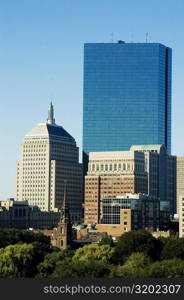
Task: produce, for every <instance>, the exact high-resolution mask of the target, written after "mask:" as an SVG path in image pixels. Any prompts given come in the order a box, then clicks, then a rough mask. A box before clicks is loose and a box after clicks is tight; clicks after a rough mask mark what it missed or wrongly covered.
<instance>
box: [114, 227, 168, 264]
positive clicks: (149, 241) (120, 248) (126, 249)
mask: <svg viewBox="0 0 184 300" xmlns="http://www.w3.org/2000/svg"><path fill="white" fill-rule="evenodd" d="M161 250H162V242H161V241H160V240H158V239H156V238H154V237H153V236H152V235H151V233H149V232H147V231H145V230H132V231H130V232H127V233H124V234H123V235H122V236H121V238H120V240H119V241H118V243H117V245H116V247H115V251H114V254H113V256H112V262H113V263H119V264H122V263H124V262H125V260H126V259H127V257H128V256H130V255H131V254H132V253H134V252H142V253H144V254H145V255H147V256H149V257H150V258H151V259H152V260H157V259H159V258H160V253H161Z"/></svg>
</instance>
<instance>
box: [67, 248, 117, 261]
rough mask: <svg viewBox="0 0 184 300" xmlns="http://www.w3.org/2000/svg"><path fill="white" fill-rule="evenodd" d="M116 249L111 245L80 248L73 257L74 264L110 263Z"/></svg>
mask: <svg viewBox="0 0 184 300" xmlns="http://www.w3.org/2000/svg"><path fill="white" fill-rule="evenodd" d="M113 252H114V249H113V248H111V247H110V246H109V245H101V246H99V245H96V244H90V245H86V246H84V247H83V248H79V249H77V250H76V252H75V255H74V256H73V258H72V259H73V261H74V262H82V263H83V262H87V261H90V260H97V261H101V262H104V263H107V262H109V261H110V259H111V257H112V254H113Z"/></svg>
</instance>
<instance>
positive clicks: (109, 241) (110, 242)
mask: <svg viewBox="0 0 184 300" xmlns="http://www.w3.org/2000/svg"><path fill="white" fill-rule="evenodd" d="M98 244H99V245H100V246H101V245H109V246H110V247H113V246H114V241H113V239H112V236H111V235H107V234H106V235H105V236H104V237H103V238H102V239H101V241H100V242H99V243H98Z"/></svg>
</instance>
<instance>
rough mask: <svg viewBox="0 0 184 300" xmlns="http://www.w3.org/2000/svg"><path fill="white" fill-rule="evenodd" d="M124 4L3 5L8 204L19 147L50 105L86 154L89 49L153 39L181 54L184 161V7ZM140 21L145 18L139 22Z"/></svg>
mask: <svg viewBox="0 0 184 300" xmlns="http://www.w3.org/2000/svg"><path fill="white" fill-rule="evenodd" d="M116 2H117V5H116V6H115V5H114V1H109V3H108V4H107V2H106V1H102V2H101V3H100V4H99V3H98V2H97V1H93V3H85V1H79V2H78V3H71V2H70V1H62V2H59V1H56V2H55V4H54V5H52V4H50V3H45V4H44V5H43V4H42V3H41V1H40V2H37V1H32V2H31V3H29V4H23V3H22V2H21V1H20V2H19V3H16V4H15V3H12V4H11V9H10V5H9V3H2V4H1V10H0V11H1V12H0V14H1V18H0V19H1V21H0V24H1V33H0V39H1V50H0V59H1V73H0V78H1V83H2V86H1V91H0V96H1V121H2V127H1V128H2V135H1V142H2V146H1V156H0V157H1V160H0V165H1V170H0V200H3V199H6V198H8V197H11V196H14V195H15V183H16V182H15V178H16V176H15V174H16V172H15V170H16V160H17V159H18V151H19V144H20V143H21V141H22V140H23V137H24V135H25V133H26V132H28V131H29V130H30V128H31V127H33V126H34V124H36V123H38V122H39V121H40V120H44V119H45V116H46V115H45V106H46V105H48V103H49V102H50V97H52V99H53V102H54V105H55V109H56V111H57V115H56V118H57V120H58V123H59V124H62V125H63V126H64V127H65V128H66V129H67V130H68V131H69V132H71V134H72V136H74V137H75V139H76V141H77V144H78V145H79V147H80V152H81V150H82V142H81V141H82V98H83V97H82V67H83V64H82V60H83V44H84V43H85V42H110V41H112V39H114V42H116V41H117V40H119V39H122V40H125V41H127V42H130V41H132V40H133V41H134V42H145V40H146V32H148V33H149V34H148V36H147V39H148V42H153V41H154V42H161V43H163V44H165V45H168V46H169V47H171V48H172V49H173V69H174V70H173V93H172V99H173V106H172V109H173V115H172V120H173V130H172V140H173V142H172V144H173V149H172V154H176V155H179V156H181V155H183V154H184V145H183V142H182V139H181V136H182V135H181V134H182V127H181V126H180V124H182V108H183V106H182V76H183V69H184V67H183V62H182V55H183V49H184V43H183V42H182V41H181V37H180V28H181V27H182V25H183V22H184V21H183V19H182V11H183V8H184V3H183V2H182V1H178V2H177V3H174V4H173V3H171V2H170V3H168V1H163V2H162V3H160V2H157V1H149V3H147V1H142V4H140V3H136V2H135V1H129V2H125V3H124V4H123V3H121V1H116ZM94 13H95V15H96V22H95V24H94V18H93V14H94ZM122 13H123V18H122V17H121V16H122ZM140 15H141V16H144V18H140V17H138V16H140ZM155 15H156V16H157V18H156V20H155V17H154V16H155ZM176 16H177V17H176ZM69 17H70V19H69V21H68V18H69ZM79 17H80V18H79ZM102 17H103V24H102ZM111 17H112V18H111ZM120 17H121V18H120ZM163 17H164V21H165V22H164V26H163ZM79 19H80V20H79ZM110 19H111V20H112V21H111V22H109V20H110ZM171 19H172V22H170V20H171ZM23 24H24V26H23ZM63 24H68V25H67V26H62V25H63ZM100 24H102V26H100ZM161 24H162V26H161ZM84 25H85V26H84ZM113 32H114V33H113ZM112 33H113V34H112ZM25 99H26V100H25Z"/></svg>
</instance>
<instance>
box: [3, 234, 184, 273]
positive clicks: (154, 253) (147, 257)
mask: <svg viewBox="0 0 184 300" xmlns="http://www.w3.org/2000/svg"><path fill="white" fill-rule="evenodd" d="M9 243H11V245H8V244H9ZM0 247H1V249H0V277H39V278H43V277H45V278H48V277H50V278H65V277H71V278H79V277H80V278H81V277H83V278H95V277H110V278H114V277H121V278H144V277H152V278H153V277H163V278H177V277H183V276H184V239H183V238H181V239H179V238H177V237H169V238H159V239H156V238H154V237H153V236H152V235H151V234H150V233H149V232H146V231H144V230H138V231H131V232H127V233H125V234H123V235H122V237H121V238H120V240H119V241H118V243H117V244H114V243H113V240H112V238H111V237H108V236H106V237H105V238H103V239H102V241H101V242H100V243H99V244H98V245H97V244H90V245H86V246H84V247H83V248H79V249H77V250H75V251H74V250H70V249H67V250H63V251H61V250H59V249H58V248H53V247H52V246H51V244H50V241H49V239H48V238H47V237H45V236H43V235H42V234H33V233H32V232H30V231H19V230H12V229H6V230H0Z"/></svg>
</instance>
